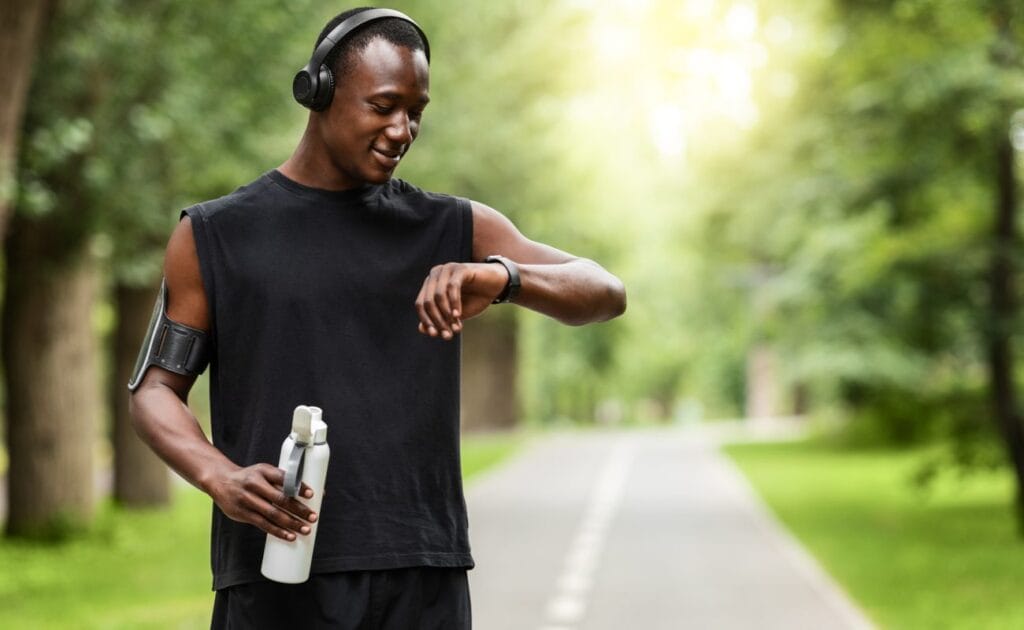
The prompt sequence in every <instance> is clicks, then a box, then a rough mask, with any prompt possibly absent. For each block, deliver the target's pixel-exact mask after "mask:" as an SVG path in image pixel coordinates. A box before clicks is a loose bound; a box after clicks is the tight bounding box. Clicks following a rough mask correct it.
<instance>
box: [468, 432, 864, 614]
mask: <svg viewBox="0 0 1024 630" xmlns="http://www.w3.org/2000/svg"><path fill="white" fill-rule="evenodd" d="M715 442H716V439H715V438H713V437H711V436H710V435H709V434H707V433H700V432H697V431H681V430H659V431H633V432H615V433H610V432H601V433H565V434H557V435H554V436H548V437H543V438H539V439H538V440H537V441H536V442H534V443H532V444H531V445H530V446H529V447H528V448H527V449H526V451H525V452H524V453H522V454H521V455H519V456H517V457H516V458H515V459H514V460H512V461H511V462H510V463H508V464H506V465H504V466H502V467H501V468H499V469H498V470H495V471H493V472H490V473H485V476H484V477H482V478H480V479H479V480H477V481H476V482H475V483H474V484H473V485H471V486H470V488H469V489H468V492H467V500H468V503H469V515H470V535H471V537H472V541H473V553H474V556H475V558H476V561H477V568H476V569H474V570H473V571H472V572H471V573H470V577H471V581H470V584H471V589H472V593H473V612H474V627H476V628H478V629H479V630H506V629H507V630H623V629H629V630H632V629H635V630H661V629H672V630H675V629H680V628H686V629H690V628H701V629H702V628H713V629H715V630H731V629H744V630H746V629H758V630H761V629H774V628H778V629H780V630H781V629H785V630H802V629H808V630H812V629H813V630H829V629H833V628H835V629H847V628H850V629H852V628H870V627H871V625H870V623H869V622H868V621H867V620H866V619H865V618H864V616H863V615H862V614H861V613H860V612H859V611H858V610H857V609H856V608H855V607H854V606H853V605H852V604H851V603H850V602H849V600H848V599H847V598H846V597H845V595H843V594H842V593H841V592H840V591H839V590H838V588H837V587H836V586H835V584H834V583H833V582H832V581H831V579H830V578H829V577H828V576H826V575H825V574H824V573H823V572H822V571H821V569H820V568H819V567H818V565H817V564H816V563H815V562H814V560H813V559H811V558H810V556H809V555H808V554H807V553H806V552H805V551H804V550H803V549H802V548H800V547H799V545H797V544H796V542H795V541H794V539H793V538H792V537H791V536H790V535H789V534H788V533H787V532H785V531H784V530H783V529H782V528H781V527H780V526H779V525H778V523H777V522H776V521H775V520H774V518H773V517H772V516H770V515H769V514H768V513H767V511H766V510H765V509H764V508H763V507H762V505H761V504H760V502H759V501H758V500H757V499H756V498H755V497H754V495H753V494H752V492H751V491H750V489H749V486H747V484H746V482H745V480H744V479H743V478H742V477H741V476H740V474H739V473H738V472H737V471H736V470H735V469H734V468H733V466H732V465H731V463H729V462H728V461H727V460H726V459H725V458H724V457H723V456H722V455H720V454H719V453H718V452H717V450H716V447H715Z"/></svg>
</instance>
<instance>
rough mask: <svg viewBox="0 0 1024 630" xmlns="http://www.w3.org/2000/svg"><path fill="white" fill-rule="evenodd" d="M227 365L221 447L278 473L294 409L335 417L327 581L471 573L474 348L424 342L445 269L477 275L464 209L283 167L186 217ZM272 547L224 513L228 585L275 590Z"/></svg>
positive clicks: (217, 388) (223, 581) (216, 583)
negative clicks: (432, 570) (424, 326)
mask: <svg viewBox="0 0 1024 630" xmlns="http://www.w3.org/2000/svg"><path fill="white" fill-rule="evenodd" d="M185 214H187V215H188V216H189V217H190V218H191V221H192V230H193V235H194V238H195V243H196V249H197V252H198V256H199V267H200V273H201V276H202V281H203V287H204V290H205V293H206V298H207V301H208V304H209V309H210V322H211V327H210V328H211V330H210V334H211V338H212V340H213V348H214V351H213V353H212V358H211V363H210V409H211V433H212V438H213V443H214V445H215V446H216V447H217V448H219V449H220V450H221V451H223V452H224V454H225V455H226V456H227V457H229V458H230V459H231V460H232V461H233V462H235V463H236V464H238V465H239V466H248V465H251V464H255V463H258V462H268V463H271V464H274V465H276V464H277V460H278V456H279V453H280V448H281V442H282V441H283V440H284V438H285V437H286V436H287V435H288V433H289V432H290V430H291V420H292V411H293V410H294V408H295V407H296V406H297V405H300V404H304V405H316V406H318V407H320V408H322V409H323V413H324V416H323V418H324V421H325V422H326V423H327V425H328V431H327V442H328V444H329V445H330V448H331V459H330V464H329V466H328V470H327V483H326V490H325V492H324V497H323V505H322V507H321V509H320V515H319V526H318V532H317V538H316V545H315V550H314V555H313V565H312V571H313V572H315V573H321V572H333V571H351V570H373V569H391V568H402V567H411V566H437V567H466V568H472V566H473V559H472V557H471V555H470V548H469V537H468V523H467V516H466V505H465V500H464V498H463V491H462V477H461V472H460V464H459V361H460V341H459V337H456V338H455V339H454V340H453V341H443V340H440V339H434V338H430V337H427V336H425V335H423V334H421V333H419V332H418V330H417V324H418V321H419V320H418V317H417V313H416V309H415V300H416V296H417V295H418V293H419V290H420V287H421V286H422V283H423V280H424V279H425V278H426V277H427V275H428V273H429V271H430V269H431V267H433V266H434V265H438V264H442V263H445V262H452V261H469V260H471V254H472V241H473V235H472V229H473V222H472V214H471V210H470V205H469V202H468V201H467V200H465V199H462V198H457V197H451V196H448V195H439V194H433V193H428V192H424V191H422V190H420V189H418V188H416V187H415V186H412V185H410V184H408V183H406V182H403V181H401V180H394V179H393V180H391V181H389V182H388V183H386V184H383V185H378V186H366V187H363V188H359V189H355V190H347V191H326V190H319V189H315V188H309V187H307V186H303V185H301V184H299V183H297V182H294V181H291V180H290V179H288V178H286V177H285V176H284V175H283V174H281V173H280V172H278V171H276V170H274V171H270V172H268V173H266V174H264V175H263V176H261V177H260V178H259V179H257V180H256V181H254V182H252V183H251V184H248V185H246V186H243V187H241V188H239V189H238V190H236V191H235V192H233V193H231V194H229V195H227V196H225V197H222V198H220V199H216V200H213V201H207V202H203V203H201V204H198V205H196V206H193V207H191V208H187V209H186V210H184V211H183V212H182V215H183V216H184V215H185ZM265 538H266V534H264V533H263V532H262V531H260V530H259V529H257V528H256V527H254V526H252V525H248V524H243V523H239V522H236V521H233V520H231V519H229V518H227V517H226V516H225V515H224V514H223V513H222V512H221V510H220V509H219V508H218V507H217V506H216V505H214V507H213V524H212V531H211V564H212V568H213V576H214V579H213V588H214V589H221V588H225V587H228V586H231V585H233V584H240V583H244V582H251V581H257V580H262V579H264V578H262V576H261V575H260V572H259V567H260V563H261V561H262V556H263V545H264V541H265Z"/></svg>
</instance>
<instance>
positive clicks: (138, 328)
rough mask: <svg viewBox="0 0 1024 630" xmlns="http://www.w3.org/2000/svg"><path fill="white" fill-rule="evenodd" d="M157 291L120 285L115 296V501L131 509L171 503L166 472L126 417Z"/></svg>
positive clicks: (113, 383)
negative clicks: (133, 375)
mask: <svg viewBox="0 0 1024 630" xmlns="http://www.w3.org/2000/svg"><path fill="white" fill-rule="evenodd" d="M157 290H158V287H130V286H127V285H118V286H117V288H116V289H115V292H114V297H115V300H116V307H117V330H116V331H115V332H114V378H113V380H112V382H111V383H110V398H111V408H112V409H113V411H114V426H113V440H112V442H113V444H114V500H115V501H117V502H118V503H120V504H121V505H125V506H132V507H149V506H157V505H167V504H168V503H170V498H171V497H170V489H171V485H170V477H169V475H168V471H167V466H166V465H165V464H164V463H163V461H161V459H160V458H159V457H157V456H156V455H155V454H154V453H153V451H151V450H150V449H149V447H148V446H146V444H145V443H144V442H143V441H142V440H140V439H139V437H138V435H136V434H135V429H134V428H133V427H132V421H131V417H130V416H129V415H128V386H127V383H128V381H129V379H130V378H131V374H132V369H133V368H134V367H135V358H136V357H137V356H138V353H139V346H140V344H141V343H142V338H143V336H144V335H145V334H146V328H147V326H148V324H149V319H150V315H151V314H152V312H153V303H154V301H155V300H156V293H157Z"/></svg>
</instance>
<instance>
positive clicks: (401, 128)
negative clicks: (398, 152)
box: [384, 112, 413, 144]
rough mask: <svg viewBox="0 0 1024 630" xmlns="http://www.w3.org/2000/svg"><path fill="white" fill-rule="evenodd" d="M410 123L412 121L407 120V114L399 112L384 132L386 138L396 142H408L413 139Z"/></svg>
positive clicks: (411, 123)
mask: <svg viewBox="0 0 1024 630" xmlns="http://www.w3.org/2000/svg"><path fill="white" fill-rule="evenodd" d="M412 125H413V122H412V121H411V120H409V115H408V114H406V113H405V112H399V113H398V114H397V115H396V116H395V118H394V119H393V120H392V121H391V124H390V125H388V128H387V129H386V130H385V131H384V133H385V135H387V138H388V140H390V141H392V142H394V143H396V144H409V143H410V142H412V141H413V130H412Z"/></svg>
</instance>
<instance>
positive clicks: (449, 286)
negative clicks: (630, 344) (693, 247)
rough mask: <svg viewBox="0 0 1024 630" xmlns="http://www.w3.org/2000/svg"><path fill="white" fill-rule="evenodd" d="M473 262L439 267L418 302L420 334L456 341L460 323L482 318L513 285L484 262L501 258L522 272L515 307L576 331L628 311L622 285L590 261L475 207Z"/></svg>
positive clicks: (505, 273)
mask: <svg viewBox="0 0 1024 630" xmlns="http://www.w3.org/2000/svg"><path fill="white" fill-rule="evenodd" d="M471 205H472V209H473V261H474V262H473V263H448V264H445V265H438V266H436V267H434V268H433V269H432V270H431V271H430V275H429V276H428V277H427V278H426V280H424V282H423V286H422V288H421V289H420V293H419V295H418V296H417V298H416V309H417V312H418V313H419V318H420V323H419V329H420V332H422V333H424V334H427V335H430V336H431V337H441V338H443V339H451V338H452V337H453V336H454V335H455V334H457V333H459V332H460V331H461V330H462V320H463V319H469V318H470V317H474V316H476V315H479V314H480V313H481V312H483V311H484V310H485V309H486V308H487V307H488V306H490V304H491V302H493V300H494V299H495V298H496V297H497V296H498V295H499V294H500V293H501V292H502V290H503V289H504V288H505V284H506V283H507V282H508V271H507V270H506V269H505V267H504V266H503V265H500V264H496V263H483V262H481V261H483V260H484V259H485V258H487V256H490V255H495V254H500V255H502V256H504V257H506V258H508V259H510V260H512V261H514V262H515V263H516V264H517V266H518V267H519V273H520V282H521V284H522V286H521V288H520V290H519V295H518V297H517V298H516V299H515V303H516V304H519V305H521V306H525V307H526V308H529V309H532V310H535V311H537V312H539V313H543V314H544V315H548V316H549V317H553V318H555V319H557V320H558V321H560V322H562V323H564V324H570V325H574V326H578V325H582V324H588V323H591V322H600V321H605V320H608V319H612V318H613V317H617V316H619V315H621V314H622V313H623V312H624V311H625V310H626V290H625V287H624V286H623V285H622V282H621V281H620V280H619V279H618V278H616V277H615V276H613V275H612V274H610V273H608V272H607V271H605V269H604V268H603V267H601V266H600V265H599V264H597V263H596V262H594V261H592V260H587V259H585V258H577V257H575V256H572V255H571V254H568V253H566V252H563V251H561V250H558V249H555V248H554V247H551V246H549V245H545V244H543V243H537V242H535V241H532V240H530V239H528V238H526V237H525V236H524V235H523V234H522V233H521V232H520V231H519V230H518V229H516V227H515V225H513V224H512V222H511V221H509V220H508V218H506V217H505V216H504V215H502V214H501V213H500V212H498V211H497V210H494V209H493V208H489V207H488V206H485V205H483V204H481V203H477V202H475V201H474V202H471Z"/></svg>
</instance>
